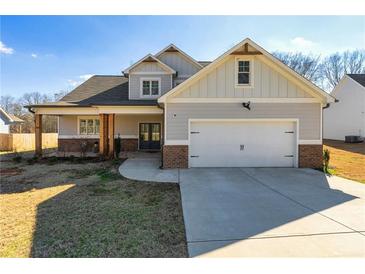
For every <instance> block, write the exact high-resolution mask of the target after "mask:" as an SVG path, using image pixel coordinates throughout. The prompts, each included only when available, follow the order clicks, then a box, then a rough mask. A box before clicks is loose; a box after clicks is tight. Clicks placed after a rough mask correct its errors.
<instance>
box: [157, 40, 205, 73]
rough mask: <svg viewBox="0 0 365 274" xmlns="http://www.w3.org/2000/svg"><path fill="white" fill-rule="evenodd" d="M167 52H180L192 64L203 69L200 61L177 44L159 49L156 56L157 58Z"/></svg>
mask: <svg viewBox="0 0 365 274" xmlns="http://www.w3.org/2000/svg"><path fill="white" fill-rule="evenodd" d="M165 52H175V53H179V54H181V55H182V56H183V57H184V58H185V59H186V60H188V61H189V62H190V63H191V64H193V65H194V66H196V67H197V68H198V69H201V68H202V67H203V65H202V64H200V63H199V62H198V61H196V60H195V59H194V58H193V57H191V56H190V55H189V54H187V53H186V52H184V51H182V50H181V49H179V48H178V47H177V46H175V45H174V44H170V45H168V46H167V47H165V48H163V49H162V50H161V51H159V52H158V53H156V54H155V56H156V57H157V58H159V57H160V56H161V55H162V54H163V53H165Z"/></svg>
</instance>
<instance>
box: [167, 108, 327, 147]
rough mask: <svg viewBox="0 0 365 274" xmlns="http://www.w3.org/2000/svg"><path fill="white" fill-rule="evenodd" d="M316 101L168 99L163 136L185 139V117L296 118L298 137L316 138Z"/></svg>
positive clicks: (318, 113) (318, 128)
mask: <svg viewBox="0 0 365 274" xmlns="http://www.w3.org/2000/svg"><path fill="white" fill-rule="evenodd" d="M321 111H322V108H321V105H320V103H251V110H250V111H249V110H247V109H245V108H243V107H242V104H241V103H169V104H168V106H167V112H166V123H167V124H166V131H167V132H166V135H167V138H166V139H167V140H188V134H189V129H188V124H189V119H249V118H251V119H255V118H256V119H258V118H261V119H275V118H290V119H299V139H300V140H319V139H320V136H321Z"/></svg>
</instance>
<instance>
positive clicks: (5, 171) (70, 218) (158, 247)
mask: <svg viewBox="0 0 365 274" xmlns="http://www.w3.org/2000/svg"><path fill="white" fill-rule="evenodd" d="M16 160H18V162H16V161H14V160H13V159H11V158H9V157H6V156H4V155H2V159H1V194H0V195H1V200H0V207H1V215H0V257H187V250H186V241H185V230H184V223H183V217H182V209H181V199H180V192H179V186H178V185H176V184H156V183H140V182H135V181H131V180H128V179H125V178H122V177H121V176H120V175H119V173H118V171H117V168H118V166H119V164H120V161H101V160H93V159H85V160H82V161H80V160H78V159H76V158H70V159H61V160H60V159H57V158H48V159H46V160H43V159H42V160H36V161H35V160H32V159H31V158H28V159H24V158H23V159H20V158H17V159H16Z"/></svg>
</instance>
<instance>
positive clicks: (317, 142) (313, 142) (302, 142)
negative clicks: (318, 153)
mask: <svg viewBox="0 0 365 274" xmlns="http://www.w3.org/2000/svg"><path fill="white" fill-rule="evenodd" d="M298 145H322V140H299V143H298Z"/></svg>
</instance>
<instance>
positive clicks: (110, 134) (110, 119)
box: [108, 114, 115, 159]
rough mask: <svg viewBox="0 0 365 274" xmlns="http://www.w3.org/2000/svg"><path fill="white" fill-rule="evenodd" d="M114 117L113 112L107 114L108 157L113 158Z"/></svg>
mask: <svg viewBox="0 0 365 274" xmlns="http://www.w3.org/2000/svg"><path fill="white" fill-rule="evenodd" d="M114 117H115V114H109V115H108V140H109V144H108V149H109V153H108V155H109V158H110V159H113V158H114Z"/></svg>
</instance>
